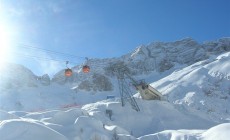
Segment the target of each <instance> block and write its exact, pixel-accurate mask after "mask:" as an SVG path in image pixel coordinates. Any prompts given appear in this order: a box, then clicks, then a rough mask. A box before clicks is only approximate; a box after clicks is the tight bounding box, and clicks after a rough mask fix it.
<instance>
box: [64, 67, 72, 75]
mask: <svg viewBox="0 0 230 140" xmlns="http://www.w3.org/2000/svg"><path fill="white" fill-rule="evenodd" d="M72 74H73V72H72V70H71V69H69V68H68V69H65V76H66V77H70V76H72Z"/></svg>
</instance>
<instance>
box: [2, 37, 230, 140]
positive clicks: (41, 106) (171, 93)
mask: <svg viewBox="0 0 230 140" xmlns="http://www.w3.org/2000/svg"><path fill="white" fill-rule="evenodd" d="M229 42H230V41H229V38H226V39H220V40H218V41H217V42H208V43H204V44H202V45H199V44H198V43H196V42H195V41H193V40H191V39H184V40H181V41H176V42H171V43H153V44H150V45H148V46H142V47H139V48H137V49H136V50H135V51H134V52H133V53H131V54H127V55H125V56H122V57H121V58H113V59H103V60H101V59H92V60H90V61H91V63H90V66H91V70H92V71H91V72H90V73H89V74H84V73H81V72H79V70H80V66H76V67H74V68H73V70H74V71H75V72H74V75H73V77H71V78H65V77H64V75H63V71H60V72H59V73H57V74H56V75H55V76H54V78H53V79H52V80H50V78H49V76H48V75H43V76H36V75H34V74H33V73H32V72H31V71H30V70H28V69H27V68H25V67H23V66H21V65H16V64H8V66H7V69H2V70H1V75H0V76H1V83H0V137H1V140H14V139H19V140H31V139H34V140H40V139H49V140H59V139H60V140H65V139H68V140H111V139H112V140H118V139H119V140H150V139H151V140H152V139H153V140H155V139H156V140H158V139H163V140H184V139H194V140H210V139H220V140H227V139H228V137H229V136H230V135H229V134H230V129H229V127H230V124H229V123H230V113H229V106H230V100H229V96H230V82H229V81H230V73H229V69H230V63H229V62H230V52H229V48H230V45H229V44H230V43H229ZM193 46H197V47H195V48H196V49H194V47H193ZM200 47H201V48H200ZM186 48H187V49H186ZM174 49H175V50H174ZM164 50H165V51H164ZM166 50H167V51H166ZM206 51H209V53H207V52H206ZM157 52H158V53H157ZM191 53H192V54H193V55H190V54H191ZM220 53H222V54H220ZM153 54H159V56H158V57H157V58H155V57H154V56H153ZM176 54H178V55H176ZM183 57H184V59H183ZM165 58H170V59H165ZM121 60H124V63H125V64H126V65H127V66H128V68H129V69H130V74H131V75H133V77H135V78H136V79H146V81H147V82H153V81H156V82H154V83H152V84H151V85H152V86H153V87H155V88H157V89H158V90H159V91H160V92H161V93H162V94H163V95H164V96H165V97H166V98H167V100H168V101H145V100H142V99H141V98H136V100H137V104H138V105H139V108H140V111H139V112H136V111H135V110H133V109H132V108H131V106H130V105H129V104H128V103H127V104H126V105H125V106H124V107H122V106H121V104H120V100H119V90H118V87H117V84H116V83H117V80H116V77H115V76H114V75H113V74H112V73H111V71H110V70H111V69H110V68H111V66H112V65H110V64H113V63H120V62H122V61H121ZM161 60H162V61H161ZM165 60H167V61H165ZM200 60H201V61H200ZM2 73H4V75H3V74H2ZM102 81H107V82H106V83H107V84H108V83H110V84H108V85H104V83H103V82H102ZM111 85H112V86H111ZM85 86H86V87H85ZM79 87H80V88H79ZM108 87H110V88H108ZM107 95H115V97H116V98H115V99H110V100H105V99H106V96H107ZM137 95H138V94H137ZM135 97H138V96H135Z"/></svg>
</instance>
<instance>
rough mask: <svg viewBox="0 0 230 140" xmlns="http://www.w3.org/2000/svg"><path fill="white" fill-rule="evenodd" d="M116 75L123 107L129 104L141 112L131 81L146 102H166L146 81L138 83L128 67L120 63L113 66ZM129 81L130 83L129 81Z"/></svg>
mask: <svg viewBox="0 0 230 140" xmlns="http://www.w3.org/2000/svg"><path fill="white" fill-rule="evenodd" d="M111 67H112V70H113V72H114V74H115V75H116V76H117V79H118V85H119V91H120V96H121V103H122V106H124V105H125V103H126V102H129V103H130V105H131V106H132V108H133V109H134V110H136V111H140V109H139V107H138V105H137V102H136V100H135V98H134V97H133V96H132V91H131V89H130V85H129V83H130V81H131V83H132V85H133V86H134V87H135V88H136V90H137V91H138V92H139V93H140V95H141V97H142V99H144V100H164V99H163V96H162V94H161V93H160V92H159V91H157V90H156V89H155V88H153V87H152V86H151V85H149V84H147V83H145V81H143V80H142V81H136V80H135V79H134V78H132V76H130V75H129V69H128V67H127V66H126V65H125V64H124V63H122V62H120V63H117V64H114V65H112V66H111ZM127 79H129V82H128V81H127Z"/></svg>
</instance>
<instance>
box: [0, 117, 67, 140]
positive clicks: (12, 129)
mask: <svg viewBox="0 0 230 140" xmlns="http://www.w3.org/2000/svg"><path fill="white" fill-rule="evenodd" d="M0 136H1V140H14V139H17V140H42V139H43V140H45V139H47V138H49V139H51V140H67V138H66V137H65V136H63V135H62V134H60V133H58V132H56V131H55V130H52V129H50V128H48V127H46V126H44V125H41V124H39V123H36V122H30V121H25V120H20V119H13V120H5V121H2V122H1V123H0Z"/></svg>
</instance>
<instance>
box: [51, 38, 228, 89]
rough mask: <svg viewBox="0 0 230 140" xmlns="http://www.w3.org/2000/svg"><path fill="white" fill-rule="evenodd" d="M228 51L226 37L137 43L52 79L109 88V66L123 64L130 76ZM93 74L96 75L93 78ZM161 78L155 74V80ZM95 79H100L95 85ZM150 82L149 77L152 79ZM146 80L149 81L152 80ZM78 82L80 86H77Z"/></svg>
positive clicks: (110, 82)
mask: <svg viewBox="0 0 230 140" xmlns="http://www.w3.org/2000/svg"><path fill="white" fill-rule="evenodd" d="M228 51H230V38H222V39H219V40H217V41H211V42H205V43H203V44H199V43H197V42H196V41H194V40H193V39H191V38H186V39H182V40H179V41H175V42H168V43H164V42H154V43H151V44H149V45H147V46H144V45H142V46H140V47H138V48H136V50H134V52H132V53H130V54H127V55H124V56H121V57H119V58H110V59H89V61H88V64H89V65H90V67H91V72H90V73H89V74H85V73H82V72H81V67H82V66H76V67H74V68H73V70H74V75H73V76H72V77H71V78H69V79H66V77H65V76H64V74H63V73H64V70H62V71H60V72H59V73H57V74H56V75H54V78H53V81H54V82H58V83H61V84H64V83H66V82H71V83H73V84H74V85H75V86H76V87H77V88H78V89H80V90H86V91H112V90H113V89H114V86H115V85H116V84H117V83H113V80H112V79H114V74H113V72H112V69H113V65H114V64H119V63H124V65H126V66H127V67H128V68H129V73H130V74H131V75H136V76H138V75H142V74H144V75H147V74H152V73H153V72H156V73H157V74H161V73H163V72H169V73H170V72H171V71H173V70H175V69H177V68H178V67H185V66H189V65H191V64H193V63H195V62H198V61H201V60H205V59H208V58H209V57H211V56H212V55H218V54H221V53H224V52H228ZM95 77H96V78H95ZM160 78H162V77H159V78H158V79H154V80H159V79H160ZM97 81H101V82H99V83H101V84H98V82H97ZM152 81H153V80H152ZM152 81H150V82H152ZM78 85H80V86H79V87H78Z"/></svg>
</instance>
